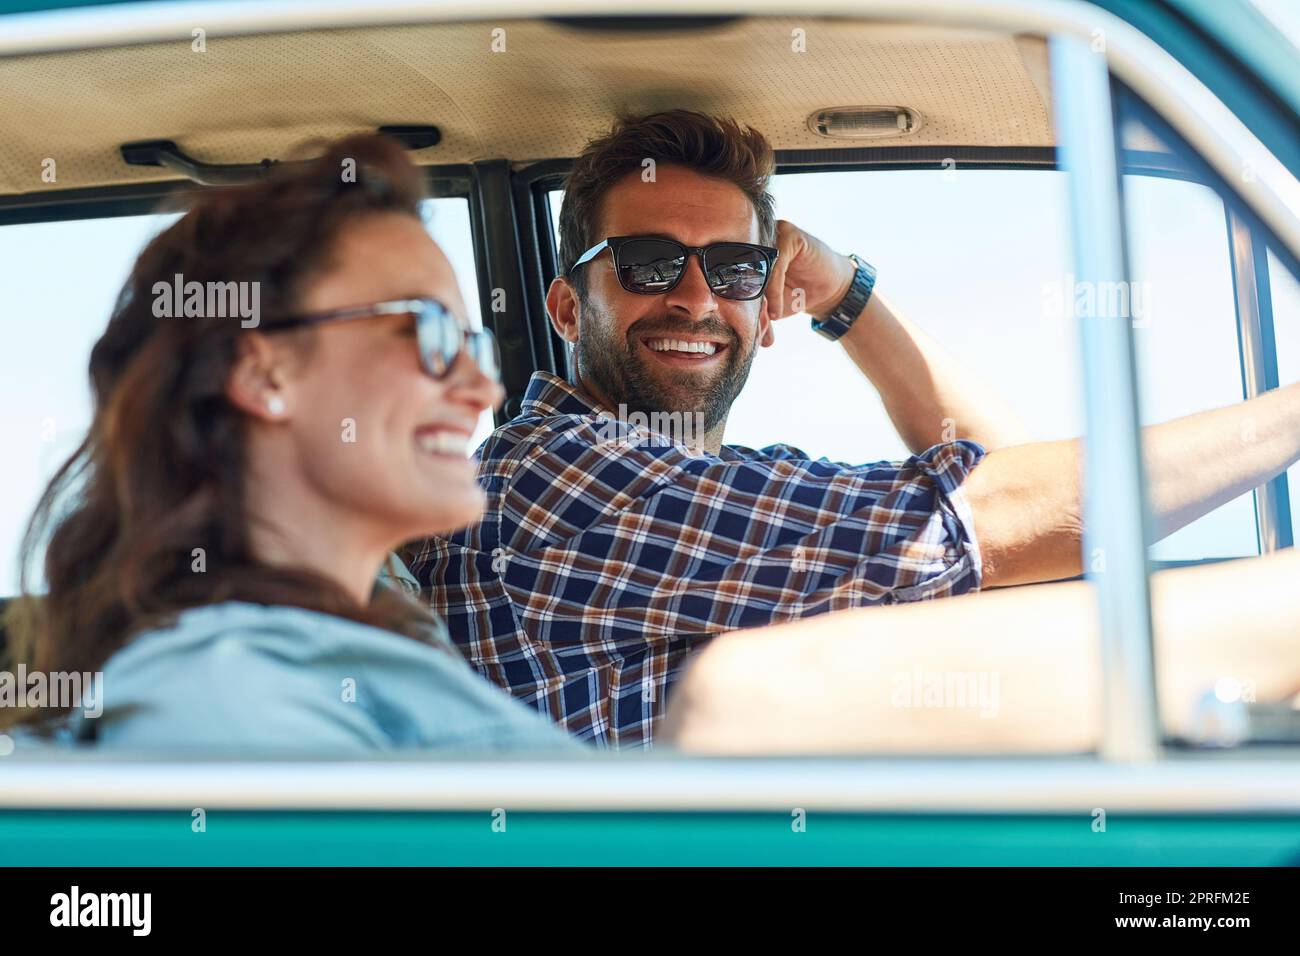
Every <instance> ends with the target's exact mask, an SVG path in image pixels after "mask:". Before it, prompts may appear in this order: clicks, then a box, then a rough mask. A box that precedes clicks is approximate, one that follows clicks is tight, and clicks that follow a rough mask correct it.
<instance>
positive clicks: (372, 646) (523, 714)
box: [78, 602, 570, 753]
mask: <svg viewBox="0 0 1300 956" xmlns="http://www.w3.org/2000/svg"><path fill="white" fill-rule="evenodd" d="M103 698H104V712H103V714H102V715H101V716H100V717H98V718H96V719H86V720H83V721H81V723H80V726H79V728H78V735H79V736H81V737H83V738H84V737H87V736H89V737H93V738H94V739H96V740H98V741H99V742H100V743H101V745H108V746H113V747H116V748H130V747H142V748H145V749H157V748H162V747H165V748H167V749H172V748H176V749H181V750H199V749H201V750H215V749H223V750H230V751H265V750H277V751H295V752H304V753H308V752H310V753H316V752H322V751H330V752H333V751H339V750H354V751H356V750H360V751H371V750H387V749H396V748H416V749H451V748H479V749H497V750H501V749H538V748H543V749H553V748H557V747H563V746H564V745H565V744H568V743H569V742H570V741H569V740H568V738H567V737H566V736H565V735H564V734H563V733H562V732H561V731H559V730H558V728H555V727H553V726H551V725H550V724H549V722H547V721H545V719H544V718H542V717H541V716H540V715H538V714H537V713H536V712H533V711H531V710H529V709H528V708H526V707H525V706H524V705H522V704H520V703H518V702H517V701H514V700H513V699H511V698H510V697H509V696H508V695H507V694H505V692H503V691H501V690H498V689H497V688H496V687H493V686H492V685H490V684H488V683H487V682H486V681H485V680H484V679H483V678H481V677H480V676H479V675H478V674H477V673H475V672H474V671H473V669H472V668H470V667H469V665H468V664H467V663H466V662H465V660H464V659H463V658H462V657H460V656H459V654H457V653H455V652H454V651H450V650H444V649H441V648H437V647H433V646H430V645H427V644H423V643H421V642H419V641H416V640H412V639H411V638H408V637H405V636H402V635H399V634H395V633H392V632H390V631H385V630H383V629H381V628H376V627H372V626H370V625H367V624H362V623H360V622H356V621H351V620H348V619H345V618H339V617H335V616H332V615H329V614H323V613H320V612H316V611H310V610H307V609H304V608H296V607H285V606H267V605H258V604H249V603H244V602H227V603H223V604H215V605H209V606H204V607H198V608H191V609H189V610H186V611H184V612H182V613H180V614H179V615H178V616H177V617H176V618H175V620H174V621H172V622H171V623H169V624H166V625H163V626H159V627H155V628H153V629H151V630H148V631H145V632H143V633H141V634H139V635H137V636H136V637H135V638H134V639H133V640H132V641H131V642H130V643H129V644H128V645H127V646H126V647H124V648H123V649H122V650H120V651H119V652H118V653H117V654H115V655H114V656H113V657H112V658H111V659H110V660H109V662H108V663H107V664H106V665H105V667H104V677H103Z"/></svg>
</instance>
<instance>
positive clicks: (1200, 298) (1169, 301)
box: [1124, 175, 1259, 561]
mask: <svg viewBox="0 0 1300 956" xmlns="http://www.w3.org/2000/svg"><path fill="white" fill-rule="evenodd" d="M1124 207H1125V217H1126V220H1127V240H1128V258H1129V272H1130V278H1131V280H1132V286H1131V289H1130V293H1129V294H1130V303H1129V311H1130V313H1131V315H1132V320H1133V326H1134V331H1133V338H1134V345H1135V349H1136V359H1137V367H1138V384H1139V390H1140V401H1141V408H1142V418H1143V423H1144V424H1152V423H1155V422H1165V421H1169V420H1170V419H1173V418H1180V417H1182V416H1184V415H1190V414H1192V413H1194V412H1199V411H1204V410H1205V409H1210V408H1219V407H1222V406H1224V405H1232V404H1235V403H1237V402H1240V401H1241V400H1242V399H1243V398H1244V397H1245V396H1244V394H1243V390H1242V378H1241V354H1240V349H1239V346H1238V340H1237V318H1236V305H1235V302H1234V298H1233V286H1232V266H1231V254H1230V251H1229V246H1228V227H1227V219H1226V212H1225V210H1224V206H1223V200H1222V199H1221V198H1220V197H1219V196H1218V194H1216V193H1215V192H1214V191H1213V190H1212V189H1210V188H1209V187H1208V186H1205V185H1202V184H1200V183H1195V182H1187V181H1184V180H1179V179H1170V178H1163V177H1158V176H1139V175H1126V176H1125V177H1124ZM1188 464H1189V466H1191V465H1193V464H1194V463H1191V462H1189V463H1188ZM1258 553H1259V538H1258V533H1257V531H1256V527H1255V501H1254V496H1253V494H1252V493H1247V494H1245V495H1242V496H1240V497H1238V498H1236V499H1234V500H1233V501H1230V502H1228V503H1227V504H1225V505H1223V506H1222V507H1220V508H1217V509H1215V510H1214V511H1212V512H1210V513H1209V514H1208V515H1206V516H1205V517H1203V518H1201V519H1200V520H1199V521H1194V522H1192V523H1191V524H1190V525H1188V526H1187V527H1185V528H1183V529H1181V530H1180V531H1176V532H1175V533H1174V534H1172V535H1170V536H1169V537H1167V538H1165V539H1164V540H1163V541H1159V542H1157V543H1156V544H1155V545H1153V546H1152V548H1151V555H1152V557H1153V558H1155V559H1157V560H1166V561H1189V560H1201V559H1203V558H1226V557H1240V556H1243V555H1251V554H1258Z"/></svg>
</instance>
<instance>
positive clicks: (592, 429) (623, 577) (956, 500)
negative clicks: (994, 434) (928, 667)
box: [411, 372, 983, 747]
mask: <svg viewBox="0 0 1300 956" xmlns="http://www.w3.org/2000/svg"><path fill="white" fill-rule="evenodd" d="M602 413H603V415H602ZM982 456H983V449H981V448H980V447H979V446H978V445H976V444H975V443H973V442H966V441H958V442H951V443H948V444H943V445H936V446H934V447H933V448H930V449H928V450H926V451H925V452H922V453H921V454H919V455H914V456H912V457H910V458H908V459H906V460H904V461H901V462H875V463H873V464H867V465H850V464H845V463H840V462H831V461H828V460H826V459H824V458H820V459H811V458H809V457H808V456H807V455H806V454H804V453H803V452H801V451H799V450H798V449H796V448H792V447H790V446H788V445H773V446H769V447H767V448H763V449H761V450H757V451H756V450H754V449H750V448H745V447H742V446H737V445H726V446H723V448H722V450H721V452H720V453H719V454H717V455H714V454H709V453H705V452H696V451H691V450H688V449H686V448H685V447H683V446H681V445H673V444H671V443H669V442H667V441H665V440H655V436H654V435H653V434H647V433H646V432H645V430H643V429H637V428H634V427H630V426H628V425H627V423H625V422H619V421H618V420H617V419H615V418H613V417H612V416H610V415H609V413H608V411H606V410H604V409H602V408H601V407H600V406H599V405H598V404H597V403H595V402H593V401H592V399H591V398H590V397H588V396H587V395H585V394H583V393H582V392H581V391H580V390H579V389H577V388H575V387H574V386H572V385H570V384H569V383H567V382H565V381H564V380H562V379H560V378H557V377H556V376H554V375H549V374H546V373H544V372H537V373H535V374H534V375H533V378H532V380H531V381H530V382H529V386H528V390H527V392H526V395H525V398H524V402H523V408H522V411H521V413H520V415H519V416H518V417H517V418H515V419H513V420H512V421H510V422H507V423H506V424H505V425H502V426H501V427H500V428H498V429H496V431H494V432H493V433H492V435H491V436H490V437H489V438H488V440H487V441H486V442H484V444H483V446H482V447H481V448H480V449H479V475H480V479H481V480H482V482H483V486H484V489H485V491H486V493H487V499H488V501H487V510H486V513H485V515H484V517H483V518H482V520H481V521H480V522H479V523H478V524H475V525H473V526H471V527H469V528H467V529H465V530H463V531H460V532H457V533H456V534H454V535H450V536H448V537H446V538H435V539H430V540H429V541H427V542H425V543H424V544H423V545H422V546H421V547H419V548H418V549H415V550H414V551H412V552H411V555H412V559H411V570H412V571H413V572H414V573H415V575H416V576H417V577H418V578H419V580H420V582H421V585H422V586H423V588H424V589H425V594H426V596H427V597H428V599H429V601H430V604H431V606H432V607H433V609H434V610H435V611H436V612H437V613H438V614H439V615H440V616H442V618H443V619H444V620H445V621H446V622H447V626H448V628H449V630H450V632H451V635H452V638H453V640H455V641H456V643H457V644H458V645H459V646H460V647H461V648H462V650H464V652H465V655H466V657H467V658H468V659H469V660H470V662H471V663H472V664H473V665H474V666H475V667H476V668H477V669H478V670H479V671H480V673H482V674H483V675H484V676H486V677H487V678H488V679H490V680H492V681H493V682H495V683H497V684H498V685H500V686H502V687H504V688H506V689H507V690H509V691H510V692H511V693H512V694H514V695H515V696H517V697H519V698H521V699H523V700H524V701H526V702H527V703H529V704H531V705H533V706H534V707H536V708H537V709H539V710H540V711H542V712H543V713H545V714H547V715H548V716H550V717H551V718H552V719H553V720H555V721H557V722H559V723H560V724H562V725H563V726H564V727H565V728H566V729H568V730H569V731H570V732H571V733H573V734H575V735H576V736H578V737H580V738H582V739H587V740H590V741H592V742H594V743H595V744H596V745H598V746H610V747H646V746H649V745H650V744H651V743H652V741H653V739H654V728H655V725H656V723H657V721H658V719H659V718H660V716H661V715H662V713H663V710H664V704H665V702H666V700H667V699H668V695H669V693H670V692H671V689H672V687H673V685H674V684H675V682H676V680H677V678H678V677H679V675H680V673H681V670H682V668H683V667H684V666H685V664H686V662H687V660H688V658H689V656H690V654H691V653H692V652H694V651H696V650H698V649H699V648H700V647H701V646H702V645H703V644H704V643H706V642H707V641H708V640H710V639H711V638H712V637H713V636H715V635H717V634H718V633H721V632H724V631H728V630H734V629H737V628H745V627H756V626H762V625H766V624H773V623H780V622H784V621H789V620H793V619H796V618H801V617H807V616H811V615H814V614H820V613H824V612H826V611H832V610H837V609H841V608H849V607H860V606H864V605H871V604H888V603H895V602H899V601H913V600H921V599H925V598H932V597H941V596H945V595H949V594H959V593H963V592H965V591H970V590H974V589H976V588H978V586H979V580H980V570H981V569H980V555H979V548H978V546H977V543H976V541H975V537H974V532H973V524H972V521H971V516H970V510H969V507H968V505H967V503H966V500H965V496H964V494H963V493H962V489H961V484H962V481H963V480H964V479H965V476H966V475H967V474H968V473H969V472H970V470H971V469H972V468H974V467H975V465H976V464H978V462H979V461H980V459H981V458H982Z"/></svg>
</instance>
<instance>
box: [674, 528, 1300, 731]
mask: <svg viewBox="0 0 1300 956" xmlns="http://www.w3.org/2000/svg"><path fill="white" fill-rule="evenodd" d="M1298 573H1300V552H1296V551H1294V550H1288V551H1284V552H1279V553H1277V554H1273V555H1269V556H1267V557H1264V558H1257V559H1252V560H1249V561H1234V562H1231V563H1228V564H1220V565H1213V566H1209V567H1196V568H1180V569H1178V570H1176V571H1164V572H1160V573H1157V574H1155V575H1153V576H1152V612H1153V616H1154V624H1155V641H1156V647H1155V663H1156V670H1157V681H1158V685H1159V687H1158V691H1159V696H1158V700H1159V704H1160V712H1161V717H1162V718H1163V722H1164V727H1165V729H1166V730H1167V731H1169V732H1170V733H1171V734H1172V735H1174V736H1183V735H1185V734H1188V733H1190V732H1192V731H1193V729H1194V728H1193V727H1192V725H1191V722H1190V719H1189V718H1190V717H1191V715H1192V712H1193V709H1194V707H1195V704H1196V702H1197V700H1198V699H1199V698H1200V697H1201V695H1203V694H1204V693H1205V692H1206V691H1208V690H1210V689H1211V688H1213V687H1214V685H1215V682H1216V681H1218V680H1219V679H1220V678H1222V677H1229V676H1231V677H1236V678H1238V679H1241V680H1249V681H1250V682H1251V683H1252V684H1253V685H1254V686H1255V693H1256V695H1257V696H1258V698H1259V700H1261V701H1278V700H1285V699H1287V698H1290V697H1291V696H1293V695H1295V693H1296V692H1297V690H1300V658H1297V656H1296V654H1295V643H1296V640H1295V625H1294V621H1295V619H1296V616H1297V613H1300V596H1297V594H1296V592H1295V590H1294V588H1293V587H1291V584H1292V582H1294V581H1295V580H1296V576H1297V574H1298ZM1224 595H1231V596H1232V599H1231V600H1226V599H1225V598H1224ZM1099 636H1100V626H1099V624H1098V620H1097V600H1096V595H1095V594H1094V592H1093V589H1092V588H1091V586H1090V585H1089V584H1087V583H1086V582H1082V581H1070V582H1065V583H1060V584H1051V585H1046V586H1044V587H1037V588H1027V589H1024V590H1017V591H1000V592H996V593H993V594H981V595H968V596H963V597H958V598H952V599H949V600H944V601H922V602H919V603H915V604H899V605H894V606H891V607H879V608H861V609H858V610H851V611H838V612H835V613H832V614H822V615H817V616H816V617H812V618H808V619H805V620H802V621H797V622H794V623H791V624H782V625H778V626H775V627H766V628H759V629H755V630H751V631H739V632H736V633H732V634H724V635H721V636H719V637H718V638H716V639H715V640H714V641H713V642H712V643H711V644H709V645H708V646H707V647H705V648H704V649H703V650H702V651H700V652H699V653H698V654H696V655H695V656H694V658H693V659H692V661H691V663H690V664H689V666H688V667H687V669H686V671H685V673H684V675H683V677H682V680H681V682H680V683H679V684H678V687H677V689H676V690H675V691H674V694H673V697H672V700H671V704H670V706H669V708H668V714H667V718H666V719H665V722H664V726H663V727H662V739H663V740H664V741H665V742H667V743H671V744H674V745H676V746H678V747H680V748H681V749H684V750H692V751H701V752H713V753H773V752H787V753H794V752H810V751H821V752H829V751H840V752H846V751H852V752H862V751H879V752H889V751H894V752H903V753H918V752H940V753H953V752H960V751H967V752H976V753H979V752H985V753H987V752H989V751H1001V752H1009V751H1021V752H1042V751H1046V750H1056V751H1080V750H1089V749H1092V748H1094V747H1096V746H1097V744H1098V743H1099V741H1100V734H1101V701H1102V684H1101V662H1100V658H1099V655H1098V648H1099V646H1100V644H1099ZM935 674H938V675H940V678H941V680H942V681H946V682H951V681H952V679H953V678H954V677H956V678H959V679H964V680H966V681H967V683H964V684H961V685H958V686H960V687H962V689H963V691H966V692H968V693H966V694H965V697H964V698H963V699H964V702H965V706H954V705H953V704H952V702H951V701H947V702H944V701H941V703H945V706H935V705H934V704H933V703H931V702H930V701H929V697H928V694H929V690H928V686H929V685H928V684H926V683H925V682H926V681H929V680H930V679H931V675H935ZM945 686H947V687H951V686H952V684H951V683H947V684H946V685H945ZM923 689H925V692H926V695H925V696H923V695H922V693H921V691H922V690H923ZM941 689H942V688H941ZM949 693H950V694H951V691H949ZM942 696H943V694H942V693H941V694H940V697H942Z"/></svg>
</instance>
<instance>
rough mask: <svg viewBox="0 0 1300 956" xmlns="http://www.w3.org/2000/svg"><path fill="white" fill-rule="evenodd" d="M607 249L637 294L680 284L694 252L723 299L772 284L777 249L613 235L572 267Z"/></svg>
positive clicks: (622, 281)
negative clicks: (689, 244)
mask: <svg viewBox="0 0 1300 956" xmlns="http://www.w3.org/2000/svg"><path fill="white" fill-rule="evenodd" d="M606 248H608V249H609V251H610V255H612V256H613V258H614V273H615V274H616V275H617V276H618V282H619V285H621V286H622V287H623V288H624V289H626V290H627V291H628V292H635V293H637V294H638V295H663V294H664V293H665V292H670V291H672V290H673V289H674V288H676V287H677V283H679V282H681V281H682V276H684V275H685V274H686V263H687V262H688V261H689V260H690V257H691V256H699V257H700V266H701V268H703V269H704V279H705V281H706V282H708V284H709V288H710V289H712V290H713V291H714V292H715V293H716V294H717V295H720V296H722V298H724V299H736V300H739V301H742V302H743V301H747V300H749V299H757V298H758V297H759V296H760V295H762V294H763V289H764V288H766V286H767V280H768V277H769V276H770V275H771V273H772V263H774V262H776V250H775V249H773V248H772V247H771V246H757V245H754V244H753V243H751V242H715V243H713V244H711V245H707V246H688V245H685V244H684V243H680V242H678V241H677V240H675V239H661V238H659V237H657V236H610V237H609V238H608V239H606V240H604V241H603V242H599V243H597V244H596V245H594V246H592V247H591V248H590V249H588V250H587V251H586V252H584V253H583V254H582V255H581V256H579V257H578V261H577V262H575V263H574V264H573V265H572V266H571V267H570V269H569V274H570V275H572V274H573V271H574V269H577V268H578V266H580V265H583V264H585V263H587V262H590V261H591V260H592V259H594V258H596V256H598V255H600V254H601V252H603V251H604V250H605V249H606Z"/></svg>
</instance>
